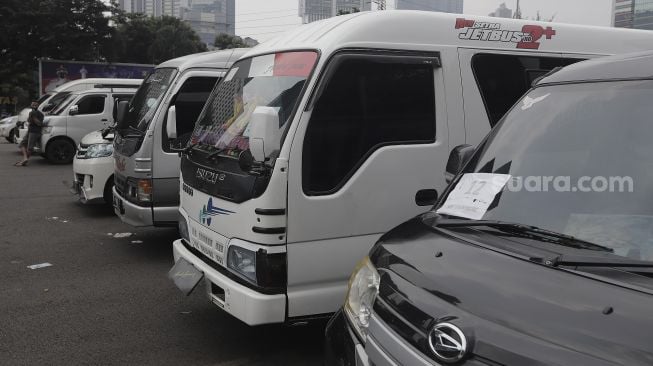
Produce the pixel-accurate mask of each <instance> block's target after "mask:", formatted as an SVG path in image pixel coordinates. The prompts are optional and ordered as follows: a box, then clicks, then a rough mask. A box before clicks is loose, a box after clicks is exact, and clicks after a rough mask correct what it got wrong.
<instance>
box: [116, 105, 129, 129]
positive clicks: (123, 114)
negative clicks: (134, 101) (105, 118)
mask: <svg viewBox="0 0 653 366" xmlns="http://www.w3.org/2000/svg"><path fill="white" fill-rule="evenodd" d="M128 110H129V102H128V101H126V100H123V101H120V102H118V113H116V127H117V128H118V129H123V128H124V127H125V126H124V123H125V119H126V118H127V111H128Z"/></svg>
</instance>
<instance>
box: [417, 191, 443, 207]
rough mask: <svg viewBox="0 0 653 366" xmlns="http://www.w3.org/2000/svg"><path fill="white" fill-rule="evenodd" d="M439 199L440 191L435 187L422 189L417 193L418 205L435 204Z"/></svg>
mask: <svg viewBox="0 0 653 366" xmlns="http://www.w3.org/2000/svg"><path fill="white" fill-rule="evenodd" d="M437 200H438V191H436V190H435V189H420V190H419V191H417V193H416V194H415V203H416V204H417V206H433V205H435V202H436V201H437Z"/></svg>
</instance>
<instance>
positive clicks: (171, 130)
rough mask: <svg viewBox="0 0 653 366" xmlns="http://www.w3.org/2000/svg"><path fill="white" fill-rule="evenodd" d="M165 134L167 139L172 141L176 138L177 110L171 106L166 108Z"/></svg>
mask: <svg viewBox="0 0 653 366" xmlns="http://www.w3.org/2000/svg"><path fill="white" fill-rule="evenodd" d="M166 133H167V134H168V138H169V139H171V140H174V139H176V138H177V108H176V107H175V106H174V105H173V106H172V107H170V108H168V120H167V122H166Z"/></svg>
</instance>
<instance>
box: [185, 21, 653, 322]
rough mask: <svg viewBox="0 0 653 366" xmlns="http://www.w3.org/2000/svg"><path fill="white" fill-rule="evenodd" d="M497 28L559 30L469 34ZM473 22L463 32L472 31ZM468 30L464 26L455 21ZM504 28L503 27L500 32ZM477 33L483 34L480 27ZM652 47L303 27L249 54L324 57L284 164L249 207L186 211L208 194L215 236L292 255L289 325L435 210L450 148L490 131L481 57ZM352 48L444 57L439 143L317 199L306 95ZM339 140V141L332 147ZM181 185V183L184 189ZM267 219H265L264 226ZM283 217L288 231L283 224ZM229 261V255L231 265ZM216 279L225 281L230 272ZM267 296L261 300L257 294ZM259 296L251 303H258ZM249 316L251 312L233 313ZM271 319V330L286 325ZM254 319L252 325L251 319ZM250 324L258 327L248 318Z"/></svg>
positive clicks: (325, 302) (419, 25)
mask: <svg viewBox="0 0 653 366" xmlns="http://www.w3.org/2000/svg"><path fill="white" fill-rule="evenodd" d="M460 19H463V20H474V21H476V23H474V24H476V25H477V26H479V25H480V26H483V24H481V23H488V24H489V23H491V24H496V25H488V27H494V28H488V29H495V30H496V29H500V30H502V31H507V32H517V31H521V30H523V29H526V28H525V27H526V26H537V27H541V29H543V30H544V29H546V28H548V27H551V28H552V29H551V31H553V30H555V34H554V35H551V37H549V38H547V37H546V36H543V38H542V39H540V45H539V49H520V48H517V47H518V43H517V42H500V41H495V42H492V41H483V40H467V39H464V37H466V36H465V34H468V33H467V32H469V34H472V33H474V32H477V31H475V30H473V29H472V30H470V29H469V28H473V27H470V26H469V24H470V23H469V22H467V23H460ZM464 24H467V25H466V26H463V25H464ZM457 25H459V26H460V27H459V28H456V26H457ZM497 27H499V28H497ZM477 33H478V32H477ZM651 48H653V33H650V32H646V31H632V30H624V29H612V28H602V27H583V26H575V25H565V24H554V23H540V22H533V21H524V20H512V19H499V18H487V17H477V16H463V15H452V14H443V13H433V12H415V11H397V12H393V11H384V12H373V13H358V14H353V15H348V16H340V17H335V18H331V19H327V20H324V21H320V22H315V23H311V24H308V25H304V26H302V27H298V28H297V29H295V30H293V31H290V32H288V33H286V34H284V35H282V36H280V37H278V38H276V39H273V40H271V41H268V42H266V43H264V44H262V45H259V46H258V47H255V48H254V49H252V50H251V51H250V52H249V53H247V54H246V55H245V56H243V58H247V57H254V56H257V55H263V54H270V53H277V52H283V51H293V50H317V51H319V52H320V58H319V60H318V63H317V65H316V68H315V71H314V73H313V76H312V78H311V79H309V80H307V82H306V92H305V93H304V95H303V96H302V97H301V100H300V101H298V104H299V107H298V109H297V110H298V112H297V113H296V115H295V116H294V117H293V120H292V121H291V123H290V125H289V127H288V130H287V135H286V138H285V140H284V142H283V145H282V147H281V151H280V153H279V158H278V159H277V160H276V163H275V166H274V170H273V173H272V176H271V178H270V183H269V185H268V187H267V189H266V191H265V192H264V193H263V194H262V195H261V196H259V197H257V198H253V199H250V200H248V201H245V202H243V203H240V204H236V203H233V202H229V201H226V200H222V199H219V198H217V197H209V196H208V195H205V194H202V193H201V192H198V191H197V190H196V191H195V192H194V195H193V196H190V195H188V194H186V193H184V192H183V190H182V191H181V192H180V195H181V208H180V212H182V214H184V215H185V214H186V213H188V215H189V222H193V221H194V222H195V224H196V225H197V224H199V225H202V224H201V223H200V222H199V221H198V220H197V218H194V217H195V216H197V215H198V214H199V212H200V211H201V209H202V207H203V205H206V204H207V202H208V200H209V198H210V199H211V200H212V203H213V206H215V207H219V208H222V209H226V210H229V211H232V213H231V214H229V215H223V216H218V217H217V218H216V219H215V220H214V221H213V222H212V223H211V224H210V225H209V226H207V225H204V227H205V228H206V229H210V230H211V231H212V232H213V234H212V236H211V237H216V238H217V237H220V238H224V239H223V240H225V241H230V240H233V239H234V238H237V239H239V240H244V241H247V242H248V243H250V244H249V245H252V246H260V247H268V248H277V247H278V246H279V245H281V246H282V247H285V248H286V253H287V265H288V268H287V271H288V278H287V282H288V283H287V293H286V296H287V304H288V305H287V306H288V308H287V309H285V310H286V312H287V317H286V318H285V321H289V320H292V319H293V318H295V319H297V318H301V317H307V316H312V315H316V314H324V313H330V312H333V311H335V310H337V309H338V307H339V306H341V305H342V302H343V299H344V296H345V290H346V283H347V278H348V277H349V274H350V271H351V270H352V269H353V267H354V264H355V263H356V262H357V261H359V260H360V259H361V257H362V256H364V255H365V254H366V253H367V252H368V251H369V249H370V248H371V247H372V245H373V244H374V243H375V241H376V240H377V239H378V238H379V237H380V236H381V235H382V233H384V232H386V231H387V230H390V229H391V228H392V227H394V226H396V225H398V224H400V223H401V222H403V221H405V220H407V219H409V218H410V217H412V216H414V215H417V214H419V213H421V212H423V211H425V210H427V209H428V207H420V206H417V205H416V203H415V194H416V192H417V191H418V190H422V189H436V190H437V191H438V192H439V193H442V191H443V189H444V188H445V186H446V182H445V179H444V172H445V166H446V162H447V159H448V156H449V152H450V149H451V148H453V147H454V146H457V145H459V144H465V143H466V144H471V145H476V144H478V143H479V142H480V141H481V140H482V138H483V137H484V136H485V135H486V134H487V133H488V132H489V131H490V123H489V119H488V116H487V112H486V110H485V106H484V104H483V100H482V98H481V95H480V93H479V89H478V86H477V83H476V81H475V79H474V75H473V73H472V70H471V64H470V61H471V57H472V56H473V55H474V54H477V53H494V54H505V53H507V54H511V55H532V56H547V57H558V58H559V57H565V58H583V57H585V58H586V57H596V56H600V55H609V54H615V53H625V52H631V51H639V50H645V49H651ZM343 49H356V50H358V52H365V53H371V54H373V53H375V52H376V51H375V50H379V49H382V50H394V51H411V52H414V51H423V52H429V53H438V54H439V59H440V62H441V67H439V68H437V69H435V96H436V122H435V123H436V141H435V142H434V143H430V144H415V145H391V146H384V147H381V148H379V149H377V150H376V151H374V152H373V153H372V154H371V155H370V156H369V157H368V158H367V159H366V160H365V161H364V162H363V163H362V165H361V166H360V167H359V168H358V169H357V171H356V172H355V173H354V174H353V175H352V176H351V177H350V178H349V179H348V181H347V182H346V183H345V184H344V185H343V186H342V187H341V188H339V189H338V191H336V192H334V193H333V194H329V195H322V196H308V195H306V194H305V193H304V192H303V188H302V149H303V142H304V136H305V133H306V129H307V126H308V123H309V121H310V117H311V112H310V111H306V110H307V104H308V100H309V98H310V97H311V95H312V94H313V93H314V92H315V90H316V88H317V86H318V80H319V78H320V75H321V74H322V73H323V71H324V70H325V67H326V65H327V64H328V62H329V60H330V57H331V56H333V55H334V54H335V53H336V52H338V51H340V50H343ZM334 143H337V141H334ZM182 184H183V182H182ZM256 208H267V209H285V210H286V215H285V216H275V217H268V216H260V215H257V214H256V213H255V209H256ZM264 220H267V221H264ZM284 221H285V225H284ZM253 226H261V227H283V226H285V227H286V228H287V229H286V235H263V234H257V233H254V232H253V231H252V227H253ZM178 246H181V247H183V245H182V244H179V245H177V244H175V259H178V258H177V256H179V257H180V258H185V259H186V260H188V261H189V262H191V263H196V262H197V261H198V257H197V256H195V255H194V254H193V253H191V252H189V251H186V252H183V251H181V250H177V247H178ZM222 260H223V262H224V261H226V258H222ZM220 276H221V275H220V274H219V273H218V274H217V275H216V274H213V273H212V274H211V278H215V279H216V281H218V280H219V281H221V283H223V282H224V280H225V278H226V277H224V276H222V277H220ZM259 295H260V294H259ZM252 299H253V298H252ZM225 310H226V311H227V312H229V313H230V314H232V315H234V316H236V317H237V318H239V319H241V320H244V321H245V319H249V318H251V317H252V316H255V315H254V314H244V315H241V313H239V312H236V311H230V310H229V309H225ZM277 321H278V318H277V317H276V315H275V316H270V317H269V318H267V319H262V320H261V322H262V323H270V322H277ZM246 322H247V321H246ZM248 324H250V323H249V322H248Z"/></svg>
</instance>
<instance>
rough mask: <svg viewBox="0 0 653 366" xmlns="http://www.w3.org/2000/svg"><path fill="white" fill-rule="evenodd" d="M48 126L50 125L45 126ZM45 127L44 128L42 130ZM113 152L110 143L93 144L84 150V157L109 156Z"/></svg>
mask: <svg viewBox="0 0 653 366" xmlns="http://www.w3.org/2000/svg"><path fill="white" fill-rule="evenodd" d="M46 128H50V127H46ZM43 133H46V132H45V129H44V132H43ZM112 154H113V145H112V144H95V145H91V146H89V147H88V149H87V150H86V155H85V156H86V158H89V159H91V158H104V157H107V156H111V155H112Z"/></svg>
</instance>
